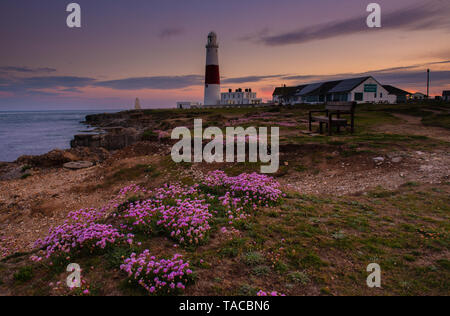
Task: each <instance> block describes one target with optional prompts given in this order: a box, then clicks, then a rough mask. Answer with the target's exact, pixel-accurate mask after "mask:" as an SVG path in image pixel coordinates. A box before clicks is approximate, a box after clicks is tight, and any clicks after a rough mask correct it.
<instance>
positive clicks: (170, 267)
mask: <svg viewBox="0 0 450 316" xmlns="http://www.w3.org/2000/svg"><path fill="white" fill-rule="evenodd" d="M181 257H182V256H181V255H178V254H177V255H175V256H173V258H172V259H168V260H164V259H163V260H160V261H157V260H156V258H155V257H154V256H151V255H150V251H149V250H145V251H144V252H143V253H142V254H140V255H139V256H137V255H136V254H135V253H133V254H131V257H130V258H128V259H126V260H125V262H124V264H123V265H121V266H120V269H121V270H123V271H125V272H126V273H127V274H128V277H129V278H130V280H132V281H133V283H135V284H136V285H139V286H142V287H143V288H144V289H145V290H146V291H147V292H148V293H149V294H151V295H174V294H178V293H180V292H181V291H182V290H184V289H185V288H186V286H187V285H189V284H190V283H192V282H193V273H192V271H191V270H190V269H189V263H188V262H184V261H183V260H182V259H181Z"/></svg>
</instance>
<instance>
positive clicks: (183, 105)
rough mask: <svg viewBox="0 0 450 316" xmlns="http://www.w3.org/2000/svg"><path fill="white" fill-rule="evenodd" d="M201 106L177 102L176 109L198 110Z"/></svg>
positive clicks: (198, 103)
mask: <svg viewBox="0 0 450 316" xmlns="http://www.w3.org/2000/svg"><path fill="white" fill-rule="evenodd" d="M201 106H202V104H201V103H200V102H177V109H180V110H183V109H184V110H187V109H198V108H200V107H201Z"/></svg>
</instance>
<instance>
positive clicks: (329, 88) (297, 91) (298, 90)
mask: <svg viewBox="0 0 450 316" xmlns="http://www.w3.org/2000/svg"><path fill="white" fill-rule="evenodd" d="M370 78H372V77H359V78H351V79H344V80H335V81H326V82H317V83H312V84H306V85H301V86H296V87H279V88H276V89H275V91H274V92H273V95H274V96H275V95H278V96H281V95H284V96H287V95H299V96H308V95H324V94H328V93H346V92H350V91H352V90H353V89H355V88H356V87H358V86H359V85H360V84H362V83H363V82H364V81H366V80H367V79H370Z"/></svg>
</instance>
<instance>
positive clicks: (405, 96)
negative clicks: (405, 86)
mask: <svg viewBox="0 0 450 316" xmlns="http://www.w3.org/2000/svg"><path fill="white" fill-rule="evenodd" d="M383 88H385V89H386V91H387V92H388V93H389V103H390V104H394V103H406V102H407V101H408V100H409V98H410V97H411V93H410V92H408V91H405V90H402V89H399V88H397V87H394V86H391V85H383Z"/></svg>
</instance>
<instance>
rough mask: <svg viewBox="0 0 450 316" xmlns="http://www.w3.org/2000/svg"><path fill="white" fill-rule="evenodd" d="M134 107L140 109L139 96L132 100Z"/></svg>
mask: <svg viewBox="0 0 450 316" xmlns="http://www.w3.org/2000/svg"><path fill="white" fill-rule="evenodd" d="M134 109H135V110H141V109H142V108H141V101H139V98H136V101H135V102H134Z"/></svg>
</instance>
